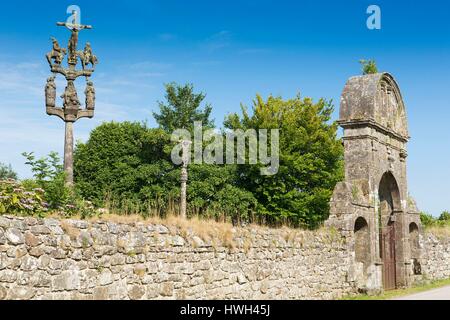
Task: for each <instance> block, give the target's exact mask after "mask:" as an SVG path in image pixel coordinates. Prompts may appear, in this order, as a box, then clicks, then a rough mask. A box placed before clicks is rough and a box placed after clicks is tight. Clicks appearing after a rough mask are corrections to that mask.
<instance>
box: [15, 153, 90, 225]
mask: <svg viewBox="0 0 450 320" xmlns="http://www.w3.org/2000/svg"><path fill="white" fill-rule="evenodd" d="M22 155H23V156H24V157H25V158H26V159H27V162H26V163H25V164H27V165H29V166H31V171H32V172H33V175H34V179H28V180H24V181H23V183H22V184H23V186H24V187H25V188H33V190H41V192H42V198H43V199H45V204H46V208H47V209H48V210H45V212H47V211H51V212H55V213H58V214H60V215H62V216H64V217H71V216H74V215H80V216H81V218H87V217H91V216H93V215H95V214H96V210H95V208H94V206H93V205H92V203H91V202H89V201H85V200H83V198H82V197H81V196H80V195H79V194H78V193H77V192H76V190H73V189H72V188H69V187H67V186H66V185H65V173H64V171H63V165H62V164H61V159H60V157H59V155H58V153H56V152H51V153H50V154H49V155H48V156H47V157H43V158H40V159H36V157H35V156H34V154H33V152H30V153H26V152H24V153H23V154H22Z"/></svg>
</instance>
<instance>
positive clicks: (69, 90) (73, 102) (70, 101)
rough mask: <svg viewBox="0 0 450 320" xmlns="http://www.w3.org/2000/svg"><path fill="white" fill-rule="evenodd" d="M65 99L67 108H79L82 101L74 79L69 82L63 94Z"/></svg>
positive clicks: (62, 96)
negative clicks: (79, 98)
mask: <svg viewBox="0 0 450 320" xmlns="http://www.w3.org/2000/svg"><path fill="white" fill-rule="evenodd" d="M61 98H62V99H63V101H64V108H66V109H79V108H80V101H79V100H78V94H77V90H76V89H75V86H74V84H73V82H72V81H69V82H68V83H67V87H66V90H65V91H64V93H63V94H62V95H61Z"/></svg>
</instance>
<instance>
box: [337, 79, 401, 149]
mask: <svg viewBox="0 0 450 320" xmlns="http://www.w3.org/2000/svg"><path fill="white" fill-rule="evenodd" d="M359 122H361V123H364V124H365V125H367V124H370V126H373V127H378V129H380V130H381V131H384V132H389V133H392V135H394V136H397V137H398V138H400V139H402V140H407V139H408V138H409V134H408V123H407V118H406V110H405V105H404V103H403V98H402V96H401V93H400V89H399V87H398V85H397V82H396V81H395V80H394V78H393V77H392V75H390V74H389V73H377V74H368V75H363V76H356V77H352V78H350V79H349V80H348V81H347V84H346V85H345V88H344V91H343V93H342V96H341V107H340V114H339V123H340V124H341V125H342V126H345V125H346V124H351V125H357V124H358V123H359Z"/></svg>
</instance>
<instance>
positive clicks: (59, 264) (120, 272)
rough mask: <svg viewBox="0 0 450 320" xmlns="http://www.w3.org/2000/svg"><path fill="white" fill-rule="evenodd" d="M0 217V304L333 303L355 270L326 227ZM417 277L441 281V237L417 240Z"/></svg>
mask: <svg viewBox="0 0 450 320" xmlns="http://www.w3.org/2000/svg"><path fill="white" fill-rule="evenodd" d="M218 232H221V234H218V235H217V237H216V238H215V240H214V241H211V240H207V239H206V238H205V237H204V238H205V239H201V237H200V236H199V234H195V233H194V232H192V231H191V230H190V229H187V230H186V229H182V228H176V227H173V226H164V225H159V224H149V223H132V224H125V223H113V222H91V223H89V222H85V221H76V220H64V221H59V220H55V219H36V218H18V217H10V216H0V299H334V298H339V297H342V296H345V295H349V294H353V293H356V289H355V288H358V287H359V286H358V281H361V279H358V274H359V273H360V272H358V270H359V269H361V268H362V267H363V264H362V263H358V262H356V261H355V253H354V248H355V246H354V241H353V240H352V239H350V238H348V239H344V238H343V237H342V236H341V235H340V234H338V233H336V232H335V231H333V229H324V230H321V231H317V232H309V231H295V230H289V229H268V228H259V227H246V228H231V227H229V230H225V231H224V230H222V231H218ZM421 247H422V249H423V251H422V252H423V256H422V259H421V268H422V275H420V276H419V275H418V276H417V277H416V280H417V281H419V280H422V279H423V278H425V279H444V278H450V237H449V238H445V237H437V236H435V235H432V234H429V233H427V234H426V235H425V236H423V237H421Z"/></svg>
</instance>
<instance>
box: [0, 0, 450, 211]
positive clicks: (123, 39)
mask: <svg viewBox="0 0 450 320" xmlns="http://www.w3.org/2000/svg"><path fill="white" fill-rule="evenodd" d="M70 4H77V5H79V6H80V7H81V10H82V15H81V19H82V23H85V24H92V25H93V26H94V29H93V30H85V31H82V32H81V33H80V42H81V44H82V45H84V42H85V41H90V42H91V44H92V47H93V50H94V53H95V54H96V55H98V57H99V59H100V64H99V65H98V67H97V71H96V73H95V75H94V77H93V78H92V80H93V81H94V83H95V85H96V89H97V109H96V116H95V118H94V119H92V120H88V119H82V120H80V121H79V122H77V123H76V125H75V136H76V139H80V140H86V139H87V138H88V136H89V132H90V130H92V129H93V128H94V127H95V126H97V125H99V124H100V123H101V122H102V121H110V120H118V121H121V120H139V121H140V120H145V119H147V120H148V123H149V124H150V125H155V122H154V119H153V118H152V111H155V110H156V107H157V103H156V101H157V100H161V99H162V98H163V94H164V89H163V84H164V83H167V82H171V81H176V82H180V83H185V82H192V83H193V84H194V85H195V87H196V89H197V90H201V91H204V92H206V93H207V98H206V100H207V101H208V102H210V103H211V104H212V105H213V107H214V112H213V116H214V118H215V119H216V122H217V125H218V126H220V125H221V123H222V121H223V119H224V117H225V115H226V114H228V113H230V112H234V111H239V105H240V103H244V104H246V105H251V101H252V99H253V97H254V96H255V94H256V93H260V94H262V95H263V96H267V95H269V94H274V95H281V96H283V97H285V98H288V97H292V96H294V95H295V94H296V93H298V92H300V93H301V94H302V95H305V96H310V97H313V98H314V99H318V98H320V97H324V98H327V99H333V100H334V102H335V106H336V112H335V119H336V118H337V114H338V107H339V97H340V94H341V91H342V89H343V87H344V84H345V82H346V80H347V79H348V78H349V77H350V76H352V75H356V74H359V73H360V67H359V64H358V60H359V59H361V58H374V59H376V60H377V63H378V66H379V69H381V70H382V71H388V72H391V73H392V74H393V75H394V76H395V78H396V79H397V81H398V82H399V85H400V88H401V90H402V93H403V98H404V100H405V103H406V106H407V112H408V117H409V127H410V128H409V129H410V134H411V137H412V139H411V141H410V143H409V145H408V150H409V157H408V179H409V191H410V193H411V195H412V196H414V197H415V198H416V200H417V202H418V205H419V208H420V209H422V210H425V211H428V212H430V213H433V214H435V215H436V214H439V213H440V212H441V211H443V210H446V209H448V210H450V187H449V181H450V168H449V158H450V148H449V147H448V146H449V141H450V128H449V126H450V125H449V120H448V119H449V118H450V108H449V107H450V103H449V93H450V87H449V85H450V74H449V71H450V22H448V21H449V16H450V3H449V2H448V1H436V0H429V1H421V2H417V3H416V2H412V1H398V0H397V1H375V0H373V1H364V0H346V1H322V0H315V1H306V0H304V1H300V0H298V1H282V0H279V1H266V0H258V1H254V0H251V1H242V0H241V1H234V0H229V1H212V0H209V1H203V0H197V1H167V0H159V1H156V0H153V1H133V0H129V1H92V0H91V1H76V2H72V1H62V0H60V1H42V0H41V1H8V2H5V3H2V7H1V9H0V68H1V69H0V70H1V72H0V111H1V115H0V162H4V163H11V164H12V165H13V167H14V168H15V169H16V170H17V171H18V172H19V174H20V176H21V177H29V176H30V175H31V173H30V172H29V169H28V168H27V167H26V166H25V165H24V163H23V162H24V161H23V158H22V157H21V155H20V154H21V153H22V152H23V151H35V152H36V154H37V155H39V156H41V155H45V154H47V153H48V152H49V151H52V150H55V151H58V152H59V153H60V154H61V155H62V153H63V123H62V121H61V120H59V119H57V118H55V117H48V116H47V115H46V114H45V109H44V96H43V87H44V84H45V79H46V77H48V76H49V70H48V65H47V63H46V61H45V58H44V55H45V53H46V52H48V51H49V49H50V48H51V42H50V39H49V38H50V36H55V37H56V38H57V39H58V40H59V41H60V44H61V45H64V46H66V42H67V40H68V37H69V32H68V31H67V30H66V29H64V28H61V27H56V25H55V22H56V21H65V20H66V18H67V15H66V8H67V6H68V5H70ZM371 4H377V5H379V6H380V7H381V10H382V29H381V30H368V29H367V28H366V19H367V17H368V15H367V14H366V9H367V7H368V6H369V5H371ZM80 83H81V81H80ZM58 86H59V88H60V90H61V88H63V82H62V81H59V82H58ZM80 89H81V88H80ZM80 91H81V90H80Z"/></svg>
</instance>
